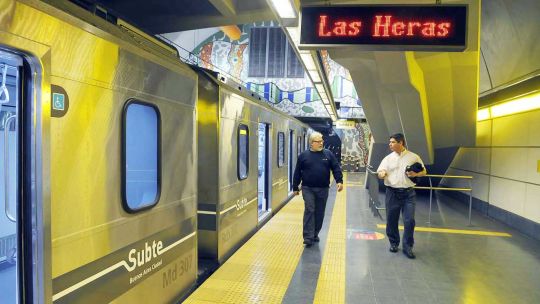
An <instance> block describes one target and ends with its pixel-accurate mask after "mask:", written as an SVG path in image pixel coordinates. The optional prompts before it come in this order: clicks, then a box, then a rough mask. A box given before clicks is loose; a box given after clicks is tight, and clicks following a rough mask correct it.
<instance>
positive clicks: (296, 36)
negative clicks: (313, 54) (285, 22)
mask: <svg viewBox="0 0 540 304" xmlns="http://www.w3.org/2000/svg"><path fill="white" fill-rule="evenodd" d="M285 29H286V30H287V32H288V33H289V36H290V37H291V40H292V41H293V44H294V46H296V45H298V44H300V32H299V31H298V27H286V28H285Z"/></svg>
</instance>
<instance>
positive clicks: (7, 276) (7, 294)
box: [0, 51, 26, 303]
mask: <svg viewBox="0 0 540 304" xmlns="http://www.w3.org/2000/svg"><path fill="white" fill-rule="evenodd" d="M21 65H22V58H20V57H18V56H15V55H12V54H10V53H6V52H3V51H0V153H1V154H2V156H1V158H0V159H1V162H0V169H1V174H0V193H1V194H0V202H1V203H0V206H1V209H0V210H2V212H1V213H0V298H1V299H2V301H0V302H2V303H21V302H22V301H21V299H19V291H18V283H19V282H20V276H19V273H18V269H22V267H20V266H19V265H18V263H19V262H22V260H21V259H19V257H20V254H21V253H20V252H18V248H17V247H18V246H17V242H18V239H19V238H21V237H22V235H21V234H20V231H19V229H18V227H17V226H18V224H17V221H18V219H19V218H20V217H19V214H18V212H19V211H20V210H21V208H20V207H19V206H20V205H21V204H20V202H21V199H20V197H19V196H18V195H17V194H18V189H19V187H20V186H21V185H20V180H21V179H20V172H19V163H20V162H21V157H22V156H23V155H22V154H21V150H20V149H19V147H20V141H21V130H20V128H19V125H20V123H19V122H20V115H21V114H22V111H21V109H20V107H21V104H22V103H21V101H20V98H21V94H20V92H21V91H22V90H21V89H22V88H21V87H22V84H21V79H20V78H21V74H20V71H21V70H20V69H21V68H22V67H21ZM25 226H26V225H25ZM25 243H26V242H25Z"/></svg>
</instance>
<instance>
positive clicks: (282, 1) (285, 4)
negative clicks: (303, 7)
mask: <svg viewBox="0 0 540 304" xmlns="http://www.w3.org/2000/svg"><path fill="white" fill-rule="evenodd" d="M270 2H271V3H272V6H273V7H274V9H275V10H276V12H277V14H278V15H279V17H280V18H296V12H295V10H294V8H293V6H292V3H291V1H290V0H270Z"/></svg>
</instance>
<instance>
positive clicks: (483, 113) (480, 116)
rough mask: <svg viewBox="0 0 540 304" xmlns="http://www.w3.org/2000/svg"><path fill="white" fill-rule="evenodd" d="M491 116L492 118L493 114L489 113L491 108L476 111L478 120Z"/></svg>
mask: <svg viewBox="0 0 540 304" xmlns="http://www.w3.org/2000/svg"><path fill="white" fill-rule="evenodd" d="M490 118H491V115H490V114H489V108H487V109H481V110H478V112H476V120H477V121H482V120H486V119H490Z"/></svg>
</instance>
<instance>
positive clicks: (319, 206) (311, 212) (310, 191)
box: [302, 186, 328, 242]
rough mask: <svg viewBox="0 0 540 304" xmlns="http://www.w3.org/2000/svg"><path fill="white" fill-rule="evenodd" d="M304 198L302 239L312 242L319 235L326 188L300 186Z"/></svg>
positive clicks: (326, 196)
mask: <svg viewBox="0 0 540 304" xmlns="http://www.w3.org/2000/svg"><path fill="white" fill-rule="evenodd" d="M302 197H303V198H304V205H305V208H304V229H303V230H304V231H303V235H304V241H308V242H312V241H313V239H314V238H315V237H317V236H319V232H320V231H321V227H322V224H323V219H324V210H325V209H326V201H327V200H328V188H316V187H305V186H304V187H302Z"/></svg>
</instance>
